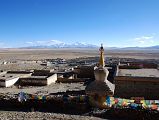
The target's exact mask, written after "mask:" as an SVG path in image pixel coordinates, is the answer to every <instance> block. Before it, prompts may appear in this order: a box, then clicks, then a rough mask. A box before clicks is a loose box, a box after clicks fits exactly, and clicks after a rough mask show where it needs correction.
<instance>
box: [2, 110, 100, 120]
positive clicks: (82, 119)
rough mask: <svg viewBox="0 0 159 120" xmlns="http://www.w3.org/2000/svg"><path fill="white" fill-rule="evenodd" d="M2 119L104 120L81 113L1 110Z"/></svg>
mask: <svg viewBox="0 0 159 120" xmlns="http://www.w3.org/2000/svg"><path fill="white" fill-rule="evenodd" d="M0 120H102V119H101V118H97V117H91V116H80V115H66V114H57V113H43V112H11V111H0Z"/></svg>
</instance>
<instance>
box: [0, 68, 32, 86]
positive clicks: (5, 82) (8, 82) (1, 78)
mask: <svg viewBox="0 0 159 120" xmlns="http://www.w3.org/2000/svg"><path fill="white" fill-rule="evenodd" d="M29 76H31V73H30V72H29V73H28V72H27V73H25V72H20V71H18V72H16V71H9V72H5V71H4V72H3V73H1V74H0V86H2V87H10V86H12V85H14V84H15V83H16V82H18V80H19V78H25V77H29Z"/></svg>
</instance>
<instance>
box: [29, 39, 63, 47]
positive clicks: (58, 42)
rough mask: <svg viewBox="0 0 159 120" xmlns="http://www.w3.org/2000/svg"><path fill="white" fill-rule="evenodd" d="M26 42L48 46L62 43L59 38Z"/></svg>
mask: <svg viewBox="0 0 159 120" xmlns="http://www.w3.org/2000/svg"><path fill="white" fill-rule="evenodd" d="M26 43H27V44H29V45H33V46H50V45H56V44H64V43H63V42H62V41H60V40H39V41H28V42H26Z"/></svg>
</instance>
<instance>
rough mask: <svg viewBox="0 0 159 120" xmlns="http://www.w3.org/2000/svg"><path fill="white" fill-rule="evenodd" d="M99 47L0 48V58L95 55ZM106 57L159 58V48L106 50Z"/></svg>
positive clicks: (21, 58)
mask: <svg viewBox="0 0 159 120" xmlns="http://www.w3.org/2000/svg"><path fill="white" fill-rule="evenodd" d="M98 55H99V51H98V49H95V48H92V49H0V60H11V61H12V60H42V59H54V58H65V59H72V58H77V57H95V56H98ZM105 56H106V57H120V58H136V59H159V50H105Z"/></svg>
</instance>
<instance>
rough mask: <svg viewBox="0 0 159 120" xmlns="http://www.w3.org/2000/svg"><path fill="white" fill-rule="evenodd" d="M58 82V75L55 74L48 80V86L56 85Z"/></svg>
mask: <svg viewBox="0 0 159 120" xmlns="http://www.w3.org/2000/svg"><path fill="white" fill-rule="evenodd" d="M56 80H57V74H53V75H52V76H50V77H48V78H47V85H50V84H51V83H55V82H56Z"/></svg>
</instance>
